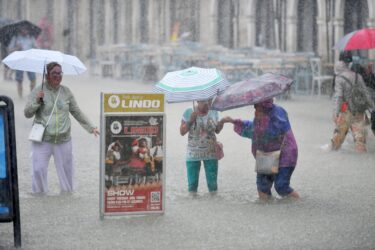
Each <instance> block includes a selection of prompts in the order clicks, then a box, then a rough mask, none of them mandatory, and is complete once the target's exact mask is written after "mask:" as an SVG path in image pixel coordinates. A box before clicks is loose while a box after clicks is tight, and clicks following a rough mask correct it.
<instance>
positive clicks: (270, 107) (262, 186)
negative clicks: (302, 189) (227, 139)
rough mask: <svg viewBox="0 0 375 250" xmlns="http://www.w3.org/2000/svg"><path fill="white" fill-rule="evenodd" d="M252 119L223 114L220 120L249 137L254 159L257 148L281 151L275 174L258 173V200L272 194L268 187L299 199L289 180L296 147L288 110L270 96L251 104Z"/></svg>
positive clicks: (295, 157) (238, 132)
mask: <svg viewBox="0 0 375 250" xmlns="http://www.w3.org/2000/svg"><path fill="white" fill-rule="evenodd" d="M254 108H255V117H254V120H253V121H249V120H240V119H232V118H231V117H229V116H228V117H224V118H223V119H221V121H220V122H221V123H223V124H224V123H233V125H234V131H235V132H236V133H237V134H239V135H240V136H242V137H247V138H250V139H251V140H252V147H251V151H252V154H253V156H254V158H256V157H257V151H258V150H261V151H263V152H274V151H278V150H280V158H279V169H278V173H277V174H260V173H257V180H256V183H257V189H258V195H259V198H260V199H261V200H265V201H266V200H269V199H270V198H271V197H272V193H271V188H272V185H274V186H275V190H276V192H277V193H278V194H279V195H280V196H282V197H292V198H299V194H298V193H297V192H296V191H295V190H294V189H293V188H291V187H290V179H291V177H292V174H293V172H294V169H295V167H296V165H297V157H298V147H297V143H296V140H295V138H294V134H293V131H292V128H291V126H290V123H289V119H288V114H287V112H286V111H285V110H284V109H283V108H282V107H280V106H278V105H275V104H273V99H269V100H266V101H264V102H261V103H259V104H255V105H254Z"/></svg>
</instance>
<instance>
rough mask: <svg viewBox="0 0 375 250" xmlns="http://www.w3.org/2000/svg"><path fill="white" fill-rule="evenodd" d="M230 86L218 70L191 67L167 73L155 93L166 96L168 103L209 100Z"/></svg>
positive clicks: (156, 87)
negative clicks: (161, 93)
mask: <svg viewBox="0 0 375 250" xmlns="http://www.w3.org/2000/svg"><path fill="white" fill-rule="evenodd" d="M229 85H230V83H229V82H228V80H227V79H226V78H225V77H224V75H223V74H222V73H221V72H220V71H219V70H217V69H205V68H198V67H191V68H188V69H184V70H179V71H173V72H169V73H167V74H166V75H165V76H164V77H163V79H161V81H160V82H158V83H157V84H156V85H155V88H154V91H155V92H163V93H165V94H166V101H167V102H187V101H201V100H208V99H211V98H212V97H214V96H215V95H216V94H218V93H220V92H221V91H223V90H224V89H225V88H227V87H228V86H229Z"/></svg>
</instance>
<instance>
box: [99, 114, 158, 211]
mask: <svg viewBox="0 0 375 250" xmlns="http://www.w3.org/2000/svg"><path fill="white" fill-rule="evenodd" d="M163 120H164V116H163V115H114V116H106V117H105V126H106V137H105V145H106V152H105V175H104V178H105V194H104V201H105V212H107V213H110V212H141V211H161V210H162V209H163V207H162V204H163V203H162V198H163V197H162V195H163V194H162V193H163V192H162V191H163V157H164V152H163V132H164V131H163V122H164V121H163Z"/></svg>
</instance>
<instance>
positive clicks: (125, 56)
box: [0, 0, 375, 82]
mask: <svg viewBox="0 0 375 250" xmlns="http://www.w3.org/2000/svg"><path fill="white" fill-rule="evenodd" d="M0 17H1V18H6V19H12V20H22V19H26V20H29V21H31V22H33V23H35V24H39V26H40V24H41V22H42V21H43V22H44V25H46V26H47V27H49V28H48V30H49V32H52V36H51V37H52V38H53V43H52V42H51V46H50V48H51V49H55V50H60V51H63V52H65V53H69V54H74V55H77V56H78V57H80V58H81V59H82V60H84V61H86V62H89V63H90V66H91V67H90V68H91V69H95V70H94V71H95V72H96V74H100V75H102V76H114V77H117V78H128V79H139V78H145V77H148V76H151V77H150V79H149V80H155V79H157V78H158V77H160V76H162V75H163V74H164V73H165V72H167V71H171V70H177V69H180V68H183V67H188V66H192V65H194V66H202V67H219V68H220V69H222V70H223V71H224V72H225V73H226V74H228V75H231V74H232V75H233V76H234V78H233V79H240V78H241V77H244V73H242V74H241V73H239V72H241V70H242V72H245V73H248V72H249V69H251V71H252V72H251V73H252V74H259V73H261V72H264V71H265V70H267V68H272V69H274V68H279V69H280V68H281V67H280V65H283V66H288V64H289V66H288V67H283V68H282V69H280V71H282V72H283V73H285V74H289V75H293V77H295V78H297V77H298V76H299V75H301V73H300V71H301V68H303V70H304V72H308V71H310V74H312V73H311V71H312V70H310V66H309V62H311V60H310V58H311V57H318V58H319V66H320V67H323V70H324V67H325V68H326V69H327V70H326V72H328V74H332V69H333V62H334V61H335V60H336V59H337V57H338V51H335V50H333V49H332V47H333V45H334V44H335V43H336V42H337V41H338V40H339V39H340V38H341V37H342V36H343V35H345V34H347V33H349V32H351V31H354V30H356V29H360V28H364V27H375V1H373V0H0ZM176 44H184V45H186V46H185V47H184V48H181V47H180V48H179V49H178V48H177V47H176V46H175V45H176ZM262 53H263V54H262ZM360 53H362V54H363V55H361V56H363V57H365V58H368V59H374V58H375V54H374V51H371V50H370V51H362V52H360ZM241 54H242V57H241ZM193 55H194V56H193ZM225 55H227V56H226V57H225ZM301 55H304V56H305V58H304V59H300V60H299V61H298V60H295V59H296V56H297V57H298V56H299V57H300V56H301ZM272 56H274V57H280V58H281V57H282V56H283V57H284V58H282V59H280V60H282V61H275V60H273V61H272V62H271V60H268V58H269V57H272ZM291 56H294V59H293V60H292V57H291ZM246 58H252V59H254V60H251V61H249V60H247V61H246V60H245V59H246ZM302 61H304V62H305V64H303V63H301V62H302ZM320 61H321V62H322V63H320ZM259 62H264V63H263V64H265V67H262V66H261V65H260V63H259ZM271 63H272V64H273V65H278V66H270V64H271ZM301 65H302V66H301ZM241 67H242V68H241ZM94 71H93V73H95V72H94ZM254 72H255V73H254ZM290 72H292V73H290ZM306 74H307V73H303V76H304V78H305V79H307V80H305V82H307V81H309V80H308V79H309V78H308V77H306ZM319 74H320V73H319ZM152 75H153V76H152ZM310 78H311V77H310ZM146 80H147V79H146Z"/></svg>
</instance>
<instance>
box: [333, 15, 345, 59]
mask: <svg viewBox="0 0 375 250" xmlns="http://www.w3.org/2000/svg"><path fill="white" fill-rule="evenodd" d="M333 27H334V34H333V36H334V37H333V39H334V41H333V44H336V43H337V41H338V40H340V38H342V37H343V36H344V19H343V18H334V19H333ZM334 51H335V58H334V61H336V60H337V59H338V58H339V54H340V51H338V50H334Z"/></svg>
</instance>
